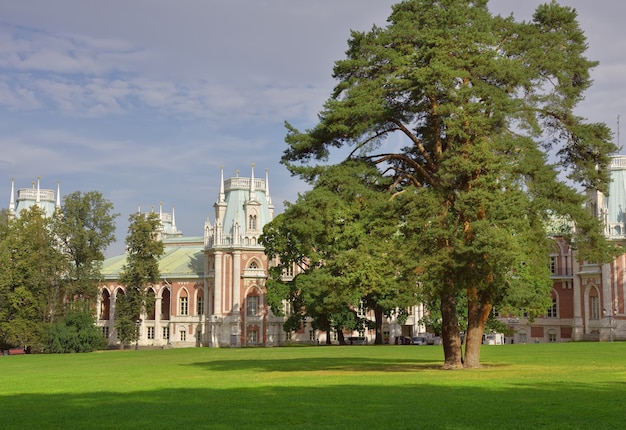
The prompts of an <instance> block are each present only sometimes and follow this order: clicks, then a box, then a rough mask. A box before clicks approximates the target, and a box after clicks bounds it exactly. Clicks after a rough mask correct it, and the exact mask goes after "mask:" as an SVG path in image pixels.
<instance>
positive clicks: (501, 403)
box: [0, 343, 626, 429]
mask: <svg viewBox="0 0 626 430" xmlns="http://www.w3.org/2000/svg"><path fill="white" fill-rule="evenodd" d="M625 353H626V343H606V344H598V343H567V344H539V345H535V344H533V345H505V346H489V347H484V348H483V353H482V361H483V363H484V367H483V368H482V369H477V370H470V371H442V370H439V366H440V365H441V363H442V355H443V354H442V351H441V348H440V347H433V346H428V347H426V346H424V347H416V346H350V347H310V348H257V349H208V348H197V349H174V350H162V351H161V350H158V351H107V352H98V353H92V354H76V355H55V356H50V355H31V356H15V357H0V428H3V429H5V428H6V429H13V428H23V427H34V428H44V429H56V428H58V429H61V428H63V429H72V428H81V429H85V428H92V429H100V428H102V429H105V428H106V429H110V428H151V429H166V428H167V429H178V428H192V427H195V428H212V429H233V428H238V429H247V428H257V429H259V428H262V429H264V428H274V429H283V428H284V429H286V428H289V429H292V428H294V427H295V428H315V429H331V428H347V429H363V428H367V429H371V428H385V429H404V428H406V429H409V428H410V429H414V428H425V429H428V428H432V429H491V428H493V429H529V428H530V429H535V428H544V427H545V428H551V429H574V428H581V429H584V428H593V429H603V428H621V427H622V426H623V417H624V413H623V405H622V403H623V399H626V362H624V360H623V359H622V357H624V356H625Z"/></svg>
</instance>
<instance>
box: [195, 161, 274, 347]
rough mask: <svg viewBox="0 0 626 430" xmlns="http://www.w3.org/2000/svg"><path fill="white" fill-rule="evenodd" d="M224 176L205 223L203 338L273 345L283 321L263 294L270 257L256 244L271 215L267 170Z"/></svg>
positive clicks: (214, 341)
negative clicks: (205, 318)
mask: <svg viewBox="0 0 626 430" xmlns="http://www.w3.org/2000/svg"><path fill="white" fill-rule="evenodd" d="M254 167H255V166H254V164H251V172H250V177H240V176H239V171H236V174H235V176H234V177H231V178H229V179H224V168H223V167H222V168H221V172H220V184H219V193H218V197H217V201H216V202H215V204H214V205H213V207H214V209H215V219H214V223H211V222H210V220H209V219H207V221H206V222H205V228H204V247H205V256H206V257H205V261H206V268H205V273H206V281H205V288H206V291H205V297H209V300H208V301H207V303H206V306H207V310H206V314H207V315H209V318H208V321H209V327H208V331H207V333H206V334H207V338H208V339H207V342H208V343H209V344H210V345H214V346H224V345H231V346H240V345H259V344H264V345H267V344H277V342H278V341H279V336H280V333H281V332H282V329H281V325H282V319H281V318H276V317H274V316H272V315H271V311H270V310H269V307H268V306H267V301H266V298H265V280H266V279H267V270H268V263H269V262H268V259H267V256H266V255H265V252H264V248H263V246H262V245H260V244H259V236H260V235H261V233H262V232H263V226H264V225H265V224H267V223H268V222H270V221H271V220H272V218H273V217H274V206H273V205H272V200H271V198H270V194H269V174H268V171H267V170H266V172H265V179H260V178H256V177H255V175H254Z"/></svg>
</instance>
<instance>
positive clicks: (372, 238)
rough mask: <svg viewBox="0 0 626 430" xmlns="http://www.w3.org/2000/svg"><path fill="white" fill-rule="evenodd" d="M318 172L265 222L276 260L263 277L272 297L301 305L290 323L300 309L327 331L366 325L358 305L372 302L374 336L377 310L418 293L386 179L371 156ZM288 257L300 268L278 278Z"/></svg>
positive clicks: (412, 300)
mask: <svg viewBox="0 0 626 430" xmlns="http://www.w3.org/2000/svg"><path fill="white" fill-rule="evenodd" d="M318 173H319V175H318V177H317V179H316V183H315V186H314V188H313V189H312V190H311V191H309V192H307V193H305V194H304V195H302V196H300V197H299V199H298V201H297V202H296V203H294V204H292V205H289V206H288V207H287V209H286V210H285V213H283V214H281V215H280V216H279V217H277V218H276V219H275V220H274V221H272V222H271V223H269V224H268V225H266V227H265V229H264V232H263V236H262V238H261V243H262V244H263V245H264V246H265V247H266V252H267V253H268V254H269V255H270V256H271V257H272V258H273V257H278V260H279V261H280V265H279V266H278V267H276V268H275V269H273V271H272V277H273V279H272V281H270V282H268V285H267V286H268V296H270V303H273V304H274V308H276V307H279V306H280V303H281V301H282V300H285V299H288V300H290V301H291V302H292V304H293V305H294V306H293V307H294V308H295V309H296V310H297V311H299V312H296V313H295V314H294V315H292V316H291V318H290V320H289V321H288V322H289V323H290V324H291V326H290V328H291V329H295V328H297V326H298V325H299V324H300V323H301V322H302V320H303V319H304V318H305V317H310V318H312V324H313V327H314V328H317V329H321V330H325V331H330V330H331V328H334V329H336V330H338V331H341V330H342V329H344V328H348V329H359V328H361V329H364V328H365V327H364V326H363V324H365V323H367V320H366V319H364V318H359V315H358V314H357V310H359V309H360V308H362V307H364V308H365V309H371V310H373V311H374V315H375V326H374V327H375V328H376V343H379V344H380V343H382V342H383V337H382V322H383V316H385V315H389V314H390V313H392V312H395V310H396V309H397V308H399V307H400V308H404V307H407V306H410V305H414V304H416V301H417V296H416V291H417V285H416V282H415V281H416V279H415V278H414V276H413V271H412V270H411V264H410V262H407V261H406V259H405V257H406V256H407V255H408V253H405V252H403V251H402V250H403V244H404V237H403V235H402V227H401V226H400V221H399V215H398V214H397V213H396V209H398V206H397V204H396V202H395V201H394V200H392V198H391V197H392V194H390V193H389V192H388V185H389V183H388V181H386V180H385V178H384V177H383V176H382V175H380V174H379V173H378V171H377V170H376V168H375V167H374V166H372V165H371V164H369V163H364V162H357V161H350V162H346V163H343V164H340V165H338V166H332V167H329V168H328V169H325V170H323V171H322V170H320V171H319V172H318ZM293 264H296V265H298V266H299V268H300V270H301V272H300V273H298V274H297V275H296V277H295V278H294V279H293V280H290V281H289V282H288V283H287V285H286V286H285V285H282V283H281V282H280V279H281V278H282V275H283V273H284V271H285V269H286V268H289V267H291V266H292V265H293ZM277 293H278V294H277Z"/></svg>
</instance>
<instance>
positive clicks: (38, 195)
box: [35, 176, 41, 206]
mask: <svg viewBox="0 0 626 430" xmlns="http://www.w3.org/2000/svg"><path fill="white" fill-rule="evenodd" d="M40 179H41V177H40V176H37V197H36V198H35V204H36V205H37V206H39V203H41V194H40V191H39V180H40Z"/></svg>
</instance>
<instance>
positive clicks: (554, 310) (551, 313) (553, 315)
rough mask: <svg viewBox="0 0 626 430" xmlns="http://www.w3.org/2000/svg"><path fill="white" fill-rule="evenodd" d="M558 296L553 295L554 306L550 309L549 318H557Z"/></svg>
mask: <svg viewBox="0 0 626 430" xmlns="http://www.w3.org/2000/svg"><path fill="white" fill-rule="evenodd" d="M556 311H557V307H556V297H552V306H550V308H549V309H548V318H557V313H556Z"/></svg>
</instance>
